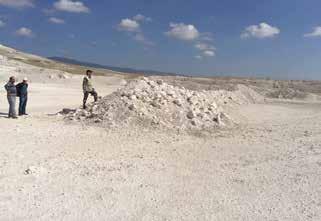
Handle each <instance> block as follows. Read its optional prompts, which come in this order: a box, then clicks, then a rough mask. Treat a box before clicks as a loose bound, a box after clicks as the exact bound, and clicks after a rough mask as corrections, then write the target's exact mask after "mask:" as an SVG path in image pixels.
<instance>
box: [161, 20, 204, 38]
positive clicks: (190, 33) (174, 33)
mask: <svg viewBox="0 0 321 221" xmlns="http://www.w3.org/2000/svg"><path fill="white" fill-rule="evenodd" d="M169 26H170V28H171V30H170V31H168V32H166V33H165V34H166V35H167V36H170V37H173V38H177V39H179V40H184V41H193V40H195V39H197V38H198V37H199V36H200V33H199V31H198V30H197V29H196V28H195V26H194V25H185V24H184V23H179V24H177V23H170V25H169Z"/></svg>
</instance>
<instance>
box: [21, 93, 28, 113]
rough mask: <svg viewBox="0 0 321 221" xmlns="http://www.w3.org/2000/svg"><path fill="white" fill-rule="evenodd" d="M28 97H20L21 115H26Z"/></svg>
mask: <svg viewBox="0 0 321 221" xmlns="http://www.w3.org/2000/svg"><path fill="white" fill-rule="evenodd" d="M27 101H28V96H20V97H19V115H23V114H26V107H27Z"/></svg>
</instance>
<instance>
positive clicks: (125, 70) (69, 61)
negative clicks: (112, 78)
mask: <svg viewBox="0 0 321 221" xmlns="http://www.w3.org/2000/svg"><path fill="white" fill-rule="evenodd" d="M48 59H51V60H54V61H58V62H62V63H65V64H74V65H80V66H86V67H92V68H102V69H108V70H111V71H116V72H123V73H130V74H144V75H176V74H174V73H167V72H162V71H154V70H138V69H134V68H123V67H115V66H109V65H101V64H95V63H91V62H84V61H78V60H75V59H71V58H65V57H48Z"/></svg>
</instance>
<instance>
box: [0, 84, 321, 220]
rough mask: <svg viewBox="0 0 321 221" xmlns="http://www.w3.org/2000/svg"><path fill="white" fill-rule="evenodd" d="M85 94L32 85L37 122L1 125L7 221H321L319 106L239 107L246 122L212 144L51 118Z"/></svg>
mask: <svg viewBox="0 0 321 221" xmlns="http://www.w3.org/2000/svg"><path fill="white" fill-rule="evenodd" d="M115 84H116V83H115ZM117 86H119V85H117V84H116V85H112V86H104V87H100V88H98V90H99V91H102V89H103V88H105V91H104V92H105V93H110V92H111V91H113V90H114V89H115V88H117ZM40 89H41V90H40ZM40 91H41V92H40ZM56 91H59V93H55V92H56ZM79 92H81V91H79V90H78V88H77V87H69V86H68V87H66V86H62V85H59V86H55V85H47V86H46V85H41V84H39V85H38V84H35V85H31V94H30V97H31V103H30V111H29V112H30V113H31V116H28V117H25V118H20V119H18V120H8V119H6V118H5V117H4V116H3V117H1V118H0V125H1V131H2V132H1V133H0V141H1V145H0V159H1V160H0V162H1V164H0V220H320V219H321V212H320V211H321V186H320V183H321V124H320V122H321V111H320V110H321V105H320V104H309V103H306V104H303V103H293V104H291V103H280V104H275V103H274V104H255V105H247V106H241V107H240V109H239V110H238V111H237V112H238V113H235V114H240V115H241V116H242V118H241V119H242V122H241V123H240V124H239V125H238V126H237V127H236V128H235V129H233V130H232V129H230V130H223V131H217V132H216V133H214V134H213V135H212V136H211V137H195V136H188V135H175V134H167V133H166V132H162V133H160V132H157V131H154V132H153V131H127V130H123V131H107V130H106V129H103V128H97V127H86V126H85V125H84V126H81V124H78V123H73V124H68V123H65V122H64V121H63V120H62V119H61V118H57V117H56V116H48V115H47V114H53V113H55V112H57V111H58V110H60V109H61V107H62V106H64V107H77V106H78V103H79V100H80V99H81V97H79V96H80V95H79ZM3 97H4V93H3V92H1V112H5V109H4V107H5V106H6V103H5V100H4V99H3ZM48 97H50V98H51V99H50V100H48Z"/></svg>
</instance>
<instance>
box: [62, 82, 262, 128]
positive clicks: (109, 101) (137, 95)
mask: <svg viewBox="0 0 321 221" xmlns="http://www.w3.org/2000/svg"><path fill="white" fill-rule="evenodd" d="M259 100H262V97H261V96H259V95H258V94H257V93H256V92H254V91H253V90H251V89H250V88H248V87H246V86H242V85H239V86H238V90H236V91H234V92H230V91H225V90H218V91H201V92H199V91H198V92H196V91H192V90H188V89H185V88H184V87H175V86H172V85H169V84H166V83H164V82H163V81H162V80H157V81H153V80H150V79H148V78H142V79H138V80H134V81H131V82H130V83H128V84H127V85H126V86H125V87H124V88H122V89H119V90H118V91H116V92H114V93H113V94H111V95H108V96H106V97H104V98H102V99H100V100H99V101H98V102H95V103H92V104H90V105H89V106H88V108H87V109H86V110H83V109H77V110H73V111H66V110H65V111H63V112H62V113H63V114H65V116H66V118H67V119H70V120H77V121H86V122H87V123H95V124H100V125H101V126H103V127H124V126H130V125H132V126H143V127H158V128H165V129H175V130H183V131H189V130H211V129H214V128H217V127H220V126H225V125H228V124H230V123H232V120H231V119H230V118H229V117H228V114H227V111H226V110H227V109H228V108H230V107H233V106H235V105H239V104H245V103H252V102H256V101H259ZM66 112H67V113H66Z"/></svg>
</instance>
